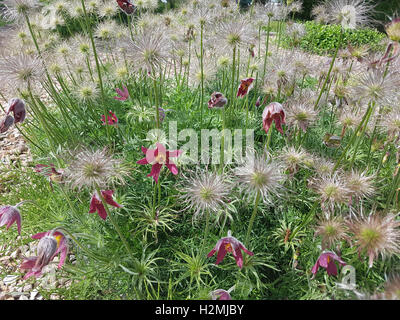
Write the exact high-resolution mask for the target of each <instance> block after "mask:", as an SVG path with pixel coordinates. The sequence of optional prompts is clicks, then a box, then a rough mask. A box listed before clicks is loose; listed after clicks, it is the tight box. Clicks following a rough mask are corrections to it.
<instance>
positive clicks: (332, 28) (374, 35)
mask: <svg viewBox="0 0 400 320" xmlns="http://www.w3.org/2000/svg"><path fill="white" fill-rule="evenodd" d="M304 26H305V27H306V30H307V33H306V35H305V36H304V37H303V38H302V39H301V41H300V44H299V46H300V48H302V49H303V50H305V51H308V52H311V53H316V54H332V53H334V51H335V49H336V47H337V46H338V44H339V39H340V29H341V26H340V25H322V24H317V23H315V22H313V21H307V22H306V23H305V24H304ZM385 36H386V35H385V34H384V33H381V32H379V31H377V30H375V29H367V28H364V29H355V30H350V29H349V30H345V31H344V34H343V42H342V48H345V47H346V46H347V44H348V43H350V44H351V45H352V46H360V45H364V44H368V45H370V46H371V49H372V50H380V49H382V44H381V41H382V40H383V39H384V38H385ZM289 40H290V39H287V40H286V43H288V41H289Z"/></svg>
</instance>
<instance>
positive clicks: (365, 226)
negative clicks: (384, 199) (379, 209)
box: [348, 212, 400, 268]
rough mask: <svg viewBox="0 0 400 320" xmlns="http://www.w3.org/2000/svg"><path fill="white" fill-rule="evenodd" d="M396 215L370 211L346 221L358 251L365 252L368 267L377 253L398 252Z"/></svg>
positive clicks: (389, 253)
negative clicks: (366, 214) (367, 213)
mask: <svg viewBox="0 0 400 320" xmlns="http://www.w3.org/2000/svg"><path fill="white" fill-rule="evenodd" d="M396 217H397V215H394V214H387V215H386V216H385V215H383V214H380V213H372V212H371V213H370V214H369V215H368V216H365V215H363V214H360V215H359V216H358V217H357V218H355V219H352V220H350V221H349V222H348V226H349V229H350V231H351V232H352V233H353V234H354V238H355V245H356V246H357V247H358V252H359V254H361V253H362V252H364V251H365V252H366V254H367V255H368V259H369V260H368V265H369V267H370V268H371V267H372V265H373V262H374V260H375V259H376V258H377V257H378V256H379V254H380V255H382V256H383V257H384V256H385V255H391V254H395V253H399V252H400V245H399V243H400V228H399V227H400V221H398V220H396Z"/></svg>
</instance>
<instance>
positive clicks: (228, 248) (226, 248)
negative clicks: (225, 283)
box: [207, 230, 254, 269]
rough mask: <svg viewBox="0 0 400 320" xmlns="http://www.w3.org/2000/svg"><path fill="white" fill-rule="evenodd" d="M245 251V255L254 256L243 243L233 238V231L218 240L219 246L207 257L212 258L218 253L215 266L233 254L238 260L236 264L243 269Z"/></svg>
mask: <svg viewBox="0 0 400 320" xmlns="http://www.w3.org/2000/svg"><path fill="white" fill-rule="evenodd" d="M241 250H243V251H244V252H245V253H247V254H248V255H250V256H252V255H254V253H253V252H251V251H249V250H247V249H246V248H245V246H244V245H243V243H241V242H240V241H239V240H238V239H236V238H235V237H232V235H231V231H230V230H229V231H228V236H227V237H224V238H221V239H219V240H218V242H217V244H216V245H215V247H214V249H212V250H211V251H210V252H209V253H208V255H207V257H208V258H210V257H212V256H213V255H214V253H215V252H218V254H217V261H216V262H215V264H219V263H220V262H221V261H222V260H223V259H224V257H225V255H226V253H227V252H231V253H232V254H233V257H234V258H235V260H236V264H237V265H238V267H239V268H240V269H242V267H243V256H242V251H241Z"/></svg>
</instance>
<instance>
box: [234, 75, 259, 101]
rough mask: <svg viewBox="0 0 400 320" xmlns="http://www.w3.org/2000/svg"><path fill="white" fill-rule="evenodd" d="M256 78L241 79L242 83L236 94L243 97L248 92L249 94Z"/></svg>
mask: <svg viewBox="0 0 400 320" xmlns="http://www.w3.org/2000/svg"><path fill="white" fill-rule="evenodd" d="M254 80H255V78H247V79H242V80H240V85H239V88H238V91H237V94H236V96H237V97H239V98H243V97H244V96H245V95H246V94H248V93H249V91H250V90H251V88H252V87H253V81H254Z"/></svg>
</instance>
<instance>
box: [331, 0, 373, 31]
mask: <svg viewBox="0 0 400 320" xmlns="http://www.w3.org/2000/svg"><path fill="white" fill-rule="evenodd" d="M323 6H324V7H325V12H326V13H327V18H328V22H329V23H334V24H340V25H341V26H342V27H343V28H345V29H355V28H356V27H357V26H359V25H367V24H368V23H369V22H370V20H371V19H370V18H369V15H371V14H372V13H373V8H374V6H373V5H370V4H369V3H368V2H366V1H364V0H326V1H325V2H324V3H323Z"/></svg>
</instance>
